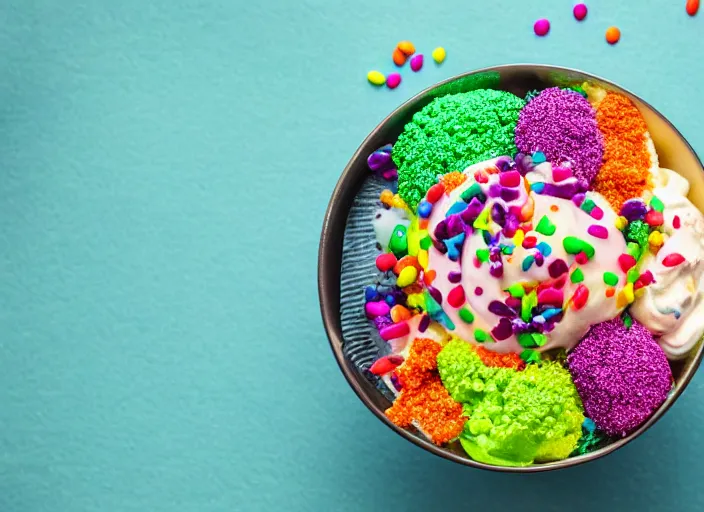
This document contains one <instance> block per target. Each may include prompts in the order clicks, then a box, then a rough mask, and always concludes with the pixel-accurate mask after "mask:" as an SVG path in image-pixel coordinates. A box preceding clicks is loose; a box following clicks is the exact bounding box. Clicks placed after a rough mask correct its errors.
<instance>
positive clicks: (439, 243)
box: [430, 238, 447, 254]
mask: <svg viewBox="0 0 704 512" xmlns="http://www.w3.org/2000/svg"><path fill="white" fill-rule="evenodd" d="M430 240H431V242H433V247H435V249H436V250H438V251H439V252H440V253H442V254H446V253H447V246H446V245H445V244H444V243H442V241H440V240H435V239H434V238H431V239H430Z"/></svg>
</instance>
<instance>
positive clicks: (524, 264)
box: [521, 254, 535, 272]
mask: <svg viewBox="0 0 704 512" xmlns="http://www.w3.org/2000/svg"><path fill="white" fill-rule="evenodd" d="M533 262H535V256H533V255H532V254H529V255H528V256H526V257H525V258H523V261H522V262H521V268H522V269H523V272H528V269H529V268H530V267H531V266H532V265H533Z"/></svg>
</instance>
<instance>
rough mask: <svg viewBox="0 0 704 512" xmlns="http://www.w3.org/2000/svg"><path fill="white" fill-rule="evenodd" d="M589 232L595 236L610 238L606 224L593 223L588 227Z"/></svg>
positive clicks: (603, 238)
mask: <svg viewBox="0 0 704 512" xmlns="http://www.w3.org/2000/svg"><path fill="white" fill-rule="evenodd" d="M587 233H589V234H590V235H592V236H593V237H594V238H601V239H602V240H606V239H607V238H609V231H608V230H607V229H606V228H605V227H604V226H599V225H598V224H592V225H591V226H589V227H588V228H587Z"/></svg>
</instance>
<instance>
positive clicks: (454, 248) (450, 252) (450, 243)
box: [443, 233, 465, 261]
mask: <svg viewBox="0 0 704 512" xmlns="http://www.w3.org/2000/svg"><path fill="white" fill-rule="evenodd" d="M464 236H465V235H464V233H460V234H459V235H455V236H453V237H452V238H448V239H447V240H443V243H444V244H445V247H447V257H448V258H450V259H451V260H452V261H457V260H458V259H459V257H460V249H462V244H464Z"/></svg>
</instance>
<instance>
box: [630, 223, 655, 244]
mask: <svg viewBox="0 0 704 512" xmlns="http://www.w3.org/2000/svg"><path fill="white" fill-rule="evenodd" d="M649 235H650V227H649V226H648V225H647V224H646V223H645V222H643V221H642V220H634V221H633V222H631V223H630V224H628V227H627V228H626V241H628V242H633V243H636V244H638V245H639V246H640V247H641V249H642V248H646V247H648V236H649Z"/></svg>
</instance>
